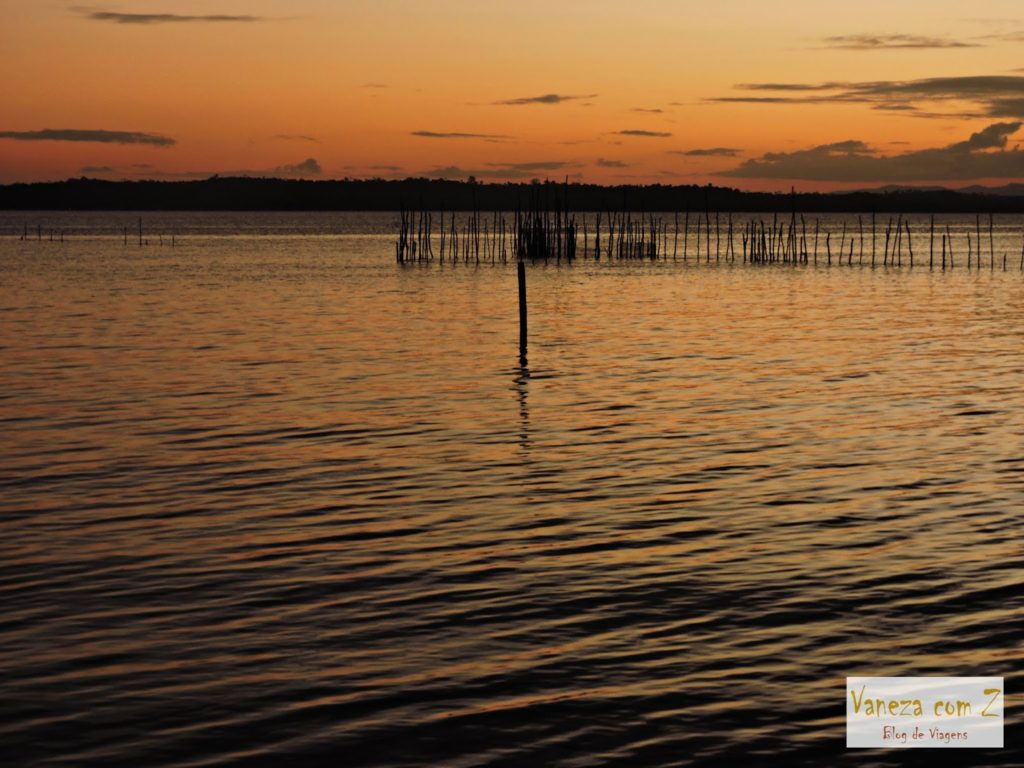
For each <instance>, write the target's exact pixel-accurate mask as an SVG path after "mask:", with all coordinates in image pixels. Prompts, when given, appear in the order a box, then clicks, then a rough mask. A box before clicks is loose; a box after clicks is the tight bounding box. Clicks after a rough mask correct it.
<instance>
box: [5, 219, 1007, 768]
mask: <svg viewBox="0 0 1024 768" xmlns="http://www.w3.org/2000/svg"><path fill="white" fill-rule="evenodd" d="M391 219H392V217H390V216H386V215H357V214H347V215H345V214H330V215H328V214H309V215H283V214H261V215H252V214H177V215H171V214H163V215H159V214H147V215H146V228H147V229H146V237H147V238H151V239H150V242H151V245H150V247H148V248H143V249H140V248H138V247H137V245H135V246H134V247H127V248H126V247H124V245H123V244H122V240H121V238H122V235H121V232H122V228H123V227H133V226H137V223H136V218H135V217H134V216H132V215H120V214H92V215H90V214H73V215H72V214H52V213H50V214H24V215H23V214H0V235H2V236H0V268H2V273H3V280H2V284H0V329H2V333H0V515H2V518H0V519H2V521H3V525H2V529H0V530H2V534H3V537H2V540H0V605H2V606H3V613H2V615H0V671H2V675H0V711H3V713H4V714H3V717H2V718H0V754H2V755H4V756H5V761H4V762H5V764H12V763H13V764H15V765H22V764H24V765H77V764H89V765H106V766H122V765H123V766H140V765H146V766H200V765H224V764H227V765H275V766H276V765H282V766H283V765H303V764H317V763H323V764H329V765H341V766H345V765H383V766H406V765H444V766H498V765H522V764H527V765H535V766H542V765H566V766H589V765H603V764H608V763H621V764H634V765H698V764H710V763H717V762H730V763H732V762H735V763H738V764H761V763H769V762H773V761H775V762H777V763H778V764H784V765H865V764H880V765H903V764H908V763H909V764H925V763H928V764H934V760H935V753H930V752H913V753H909V752H898V751H897V752H875V753H870V752H868V753H865V752H862V751H851V752H847V751H846V750H845V749H844V744H845V725H844V713H845V702H844V695H845V681H844V678H845V677H846V676H847V675H1003V676H1005V677H1006V678H1007V681H1006V682H1007V686H1008V688H1009V690H1010V691H1011V692H1016V691H1017V690H1018V689H1019V686H1020V683H1021V677H1022V676H1021V667H1022V663H1021V662H1022V657H1024V651H1022V642H1021V638H1022V632H1021V626H1022V614H1024V610H1022V603H1021V587H1022V582H1024V577H1022V574H1024V551H1022V546H1021V537H1020V531H1021V524H1022V510H1024V395H1022V391H1021V382H1022V373H1024V276H1022V275H1021V273H1020V272H1019V271H1018V270H1015V269H1013V266H1015V265H1014V257H1013V256H1012V255H1011V257H1010V265H1011V270H1010V271H1008V272H1007V273H1003V272H1001V271H996V272H994V273H992V272H989V271H988V270H986V271H983V272H980V273H978V272H971V273H968V272H967V271H966V270H963V269H957V270H954V271H953V272H945V273H943V272H940V271H935V272H929V271H928V270H927V269H921V268H917V269H914V270H909V269H907V268H904V269H902V270H892V269H881V268H879V269H876V270H871V269H868V268H858V267H854V268H845V267H844V268H841V269H840V268H833V269H825V268H819V269H815V268H813V267H806V268H805V267H800V268H791V267H769V268H751V267H744V266H742V265H738V266H726V265H715V264H711V265H701V266H694V265H693V264H692V263H690V264H688V265H685V266H684V265H682V264H671V263H669V264H660V263H659V264H646V263H640V264H632V263H630V264H623V263H614V264H607V263H604V262H602V263H600V264H597V265H595V264H593V263H587V264H577V265H576V266H574V267H572V268H565V267H561V268H559V267H555V266H554V265H551V266H548V267H546V268H545V267H543V266H537V267H531V268H530V269H529V272H528V281H529V292H530V294H529V298H530V311H531V333H532V338H531V343H530V348H529V356H528V360H527V361H526V362H525V363H524V364H522V363H521V362H520V360H519V357H518V350H517V333H518V327H517V323H516V291H515V272H514V268H512V267H511V266H493V267H492V266H490V265H488V266H486V267H485V266H480V267H477V266H475V265H470V266H467V265H459V266H451V265H444V266H439V265H437V264H436V263H435V264H433V265H427V266H412V267H406V268H398V267H397V266H396V265H395V263H394V258H393V241H392V237H391V236H390V235H389V234H385V233H387V232H389V231H390V226H391ZM942 221H943V226H944V224H945V222H946V220H945V219H943V220H942ZM949 221H950V223H951V226H952V227H953V228H954V229H956V228H958V227H959V228H960V229H957V231H962V230H965V229H966V228H969V227H971V226H973V218H971V219H970V221H966V220H959V219H950V220H949ZM37 222H38V224H39V227H40V228H41V230H42V231H43V232H44V235H43V237H44V240H43V242H34V241H30V242H21V241H20V240H19V239H18V235H19V234H20V233H21V232H22V230H23V227H26V226H28V227H32V228H34V227H35V226H36V223H37ZM1022 224H1024V220H1017V221H1013V220H1010V219H1009V218H1008V217H997V227H998V228H999V231H997V234H996V240H997V242H996V248H997V253H1000V252H1009V253H1010V254H1019V248H1020V232H1021V226H1022ZM51 227H53V228H57V229H64V230H65V231H66V233H67V237H68V240H67V242H65V243H64V244H60V243H50V242H49V240H48V230H49V229H50V228H51ZM171 232H174V233H176V234H175V236H176V247H175V248H174V249H171V248H168V247H164V248H160V247H158V246H156V245H155V242H156V241H157V240H156V238H157V237H158V236H159V235H160V234H163V235H169V234H170V233H171ZM133 236H134V233H133ZM958 248H959V245H958ZM957 256H958V260H959V259H960V258H962V256H963V254H960V253H958V254H957ZM919 258H920V257H919ZM998 258H999V257H998V256H997V259H998ZM1017 258H1019V256H1018V257H1017ZM1020 724H1021V715H1020V709H1019V707H1018V708H1017V709H1014V708H1013V707H1010V708H1008V711H1007V724H1006V743H1007V745H1008V747H1007V749H1004V750H994V751H990V752H983V751H971V752H966V753H965V752H959V753H949V754H950V755H953V756H955V757H956V761H955V762H957V764H965V765H982V764H984V765H1006V766H1010V765H1019V764H1021V762H1022V761H1024V753H1022V749H1021V742H1020V738H1019V737H1020ZM915 761H916V762H915Z"/></svg>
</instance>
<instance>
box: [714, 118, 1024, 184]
mask: <svg viewBox="0 0 1024 768" xmlns="http://www.w3.org/2000/svg"><path fill="white" fill-rule="evenodd" d="M1021 125H1022V123H1021V122H1013V123H995V124H993V125H989V126H988V127H987V128H984V129H983V130H981V131H978V132H976V133H974V134H972V135H971V136H970V137H969V138H968V139H967V140H966V141H960V142H956V143H954V144H949V145H948V146H945V147H939V148H935V149H922V150H916V151H911V152H905V153H903V154H898V155H882V154H879V153H878V151H877V150H874V149H872V148H871V147H869V146H868V145H867V144H865V143H864V142H862V141H856V140H849V141H841V142H837V143H834V144H822V145H820V146H817V147H812V148H811V149H802V150H798V151H796V152H770V153H768V154H765V155H763V156H762V157H760V158H756V159H750V160H746V161H744V162H742V163H740V165H739V166H737V167H736V168H733V169H730V170H726V171H721V172H719V173H718V174H717V175H718V176H728V177H733V178H744V179H754V178H758V179H799V180H804V181H856V182H864V181H871V182H875V181H885V182H910V181H948V180H967V179H996V178H1004V179H1005V178H1021V177H1024V152H1022V151H1021V150H1020V149H1017V148H1014V149H1012V150H1007V149H1006V146H1007V143H1008V141H1009V137H1010V136H1011V135H1013V134H1014V133H1016V132H1017V131H1018V130H1019V129H1020V127H1021Z"/></svg>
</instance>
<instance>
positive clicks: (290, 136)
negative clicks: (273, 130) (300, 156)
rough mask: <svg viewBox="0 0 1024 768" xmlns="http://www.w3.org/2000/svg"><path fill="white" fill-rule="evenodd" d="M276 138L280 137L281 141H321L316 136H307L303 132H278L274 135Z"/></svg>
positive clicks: (314, 142) (317, 142) (316, 142)
mask: <svg viewBox="0 0 1024 768" xmlns="http://www.w3.org/2000/svg"><path fill="white" fill-rule="evenodd" d="M274 138H275V139H280V140H281V141H308V142H312V143H313V144H319V143H320V139H318V138H316V137H315V136H306V135H304V134H301V133H278V134H276V135H275V136H274Z"/></svg>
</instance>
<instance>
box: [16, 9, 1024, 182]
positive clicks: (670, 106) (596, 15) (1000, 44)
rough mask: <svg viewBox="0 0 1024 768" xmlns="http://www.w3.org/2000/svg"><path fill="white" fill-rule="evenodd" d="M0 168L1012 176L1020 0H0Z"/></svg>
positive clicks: (687, 176)
mask: <svg viewBox="0 0 1024 768" xmlns="http://www.w3.org/2000/svg"><path fill="white" fill-rule="evenodd" d="M0 13H2V17H0V19H2V25H0V78H2V82H3V88H2V91H0V93H2V102H0V103H2V107H0V182H3V183H8V182H14V181H36V180H51V179H64V178H68V177H77V176H82V175H85V176H91V177H97V178H108V179H120V178H159V179H179V178H182V179H185V178H204V177H207V176H210V175H212V174H214V173H219V174H221V175H230V174H248V175H268V176H269V175H276V176H286V177H306V178H341V177H353V178H355V177H372V176H380V177H384V178H393V177H397V178H404V177H406V176H447V177H450V178H465V177H466V176H468V175H474V176H476V177H477V178H479V179H481V180H487V181H503V180H516V179H530V178H535V177H537V178H556V179H562V178H565V177H566V176H568V177H569V178H570V179H580V180H584V181H592V182H599V183H622V182H630V183H637V182H661V183H669V184H693V183H697V184H705V183H708V182H711V183H714V184H725V185H729V186H735V187H740V188H745V189H769V190H773V189H788V188H789V187H790V186H791V185H795V186H796V187H797V189H805V190H813V189H834V188H848V187H865V186H876V185H880V184H889V183H913V184H929V185H931V184H946V185H953V186H964V185H967V184H973V183H985V184H1005V183H1007V182H1011V181H1022V180H1024V152H1021V151H1020V150H1019V149H1018V143H1019V142H1021V141H1024V129H1021V121H1022V120H1024V3H1022V2H1020V0H993V1H986V0H979V1H978V2H972V3H964V2H962V0H956V1H953V0H931V1H930V2H927V3H923V2H892V0H888V1H887V2H879V1H876V0H859V2H839V1H838V0H791V1H790V2H771V3H769V2H764V1H763V0H717V1H716V2H713V3H704V2H685V1H683V0H633V2H629V3H624V2H621V1H620V0H615V1H612V0H556V1H552V0H545V1H544V2H541V1H540V0H516V1H515V2H504V1H503V0H494V1H488V2H481V1H480V0H433V1H431V2H427V1H426V0H424V1H422V2H418V1H417V0H348V1H346V0H294V1H293V2H273V1H272V0H121V1H120V2H114V3H105V2H97V4H90V3H89V0H83V2H82V3H68V2H59V1H58V0H0Z"/></svg>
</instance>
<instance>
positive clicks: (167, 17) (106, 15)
mask: <svg viewBox="0 0 1024 768" xmlns="http://www.w3.org/2000/svg"><path fill="white" fill-rule="evenodd" d="M75 10H77V11H78V12H79V13H84V14H86V16H87V17H88V18H90V19H92V20H93V21H109V22H112V23H114V24H180V23H191V22H211V23H250V22H256V21H265V19H264V18H263V17H261V16H226V15H223V14H212V15H203V16H182V15H180V14H177V13H119V12H116V11H90V10H86V9H83V8H78V9H75Z"/></svg>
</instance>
